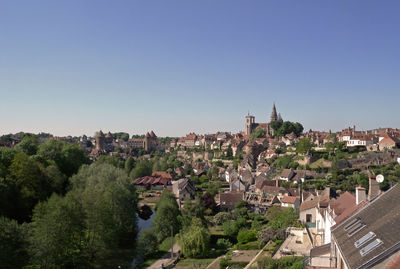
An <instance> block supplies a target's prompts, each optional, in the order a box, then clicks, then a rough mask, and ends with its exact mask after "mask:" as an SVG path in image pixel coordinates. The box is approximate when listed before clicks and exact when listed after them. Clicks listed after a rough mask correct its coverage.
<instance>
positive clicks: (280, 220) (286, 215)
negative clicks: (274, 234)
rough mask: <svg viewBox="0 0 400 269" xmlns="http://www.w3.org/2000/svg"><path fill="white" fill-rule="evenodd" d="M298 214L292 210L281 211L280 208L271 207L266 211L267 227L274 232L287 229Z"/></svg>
mask: <svg viewBox="0 0 400 269" xmlns="http://www.w3.org/2000/svg"><path fill="white" fill-rule="evenodd" d="M297 218H298V214H297V213H296V211H294V209H293V208H288V209H286V210H285V209H282V208H281V207H277V206H273V207H270V208H269V209H268V210H267V217H266V219H267V220H268V226H269V227H272V228H274V229H275V230H278V229H282V228H287V227H289V226H290V225H293V223H294V222H295V221H296V220H297Z"/></svg>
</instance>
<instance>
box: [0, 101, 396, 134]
mask: <svg viewBox="0 0 400 269" xmlns="http://www.w3.org/2000/svg"><path fill="white" fill-rule="evenodd" d="M275 105H276V104H275V102H273V106H274V109H275ZM275 113H276V111H275ZM278 114H279V117H282V118H283V121H293V122H299V123H301V124H302V125H303V123H302V122H301V121H296V120H292V119H286V118H284V117H283V116H282V114H281V113H280V110H279V113H278ZM248 116H252V117H255V118H256V119H257V120H261V121H268V120H269V119H270V116H271V112H270V113H269V115H268V116H267V117H256V116H255V114H253V113H251V112H250V110H248V112H247V114H245V116H244V117H242V125H243V127H244V128H241V129H240V128H238V129H236V130H224V129H215V130H211V131H210V130H207V129H196V130H189V129H188V130H187V131H186V132H185V133H180V134H178V133H176V134H175V135H168V134H166V135H165V134H164V133H159V132H158V130H157V126H154V127H150V128H149V129H143V128H142V129H136V130H132V129H131V130H130V131H129V130H124V129H117V130H113V129H108V128H107V127H106V128H102V127H101V128H97V129H94V130H92V131H85V130H82V132H81V133H68V132H66V133H57V132H53V131H52V130H51V129H46V130H41V129H35V130H14V131H7V130H6V129H4V130H3V129H0V135H7V134H15V133H19V132H23V133H35V134H39V133H49V134H51V135H54V136H59V137H66V136H74V137H80V136H82V135H87V136H95V134H96V133H97V132H99V131H103V132H104V133H107V132H111V133H117V132H125V133H128V134H129V135H130V136H134V135H145V134H146V133H149V132H150V131H152V132H153V131H154V132H155V133H156V134H157V136H160V137H183V136H185V135H187V134H190V133H195V134H200V135H206V134H215V133H218V132H228V133H232V134H235V133H244V134H245V133H246V132H247V131H246V126H244V124H245V120H246V118H247V117H248ZM303 127H304V132H307V131H309V130H313V131H320V132H333V133H336V132H340V131H342V130H344V129H346V128H350V127H351V128H353V127H357V130H362V131H370V130H377V129H386V128H393V129H397V128H398V126H375V127H371V128H362V126H359V125H357V124H354V123H353V124H348V125H347V126H343V127H342V128H341V129H340V128H339V129H332V128H328V129H316V128H312V127H310V128H309V127H308V126H303ZM199 130H205V131H203V132H202V131H199Z"/></svg>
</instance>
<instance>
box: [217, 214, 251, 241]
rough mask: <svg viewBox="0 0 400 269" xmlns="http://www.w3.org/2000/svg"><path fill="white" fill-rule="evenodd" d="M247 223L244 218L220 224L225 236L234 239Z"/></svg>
mask: <svg viewBox="0 0 400 269" xmlns="http://www.w3.org/2000/svg"><path fill="white" fill-rule="evenodd" d="M246 225H247V222H246V219H244V218H241V217H239V218H237V220H229V221H226V222H224V223H223V224H222V228H223V230H224V233H225V235H227V236H230V237H236V235H237V234H238V232H239V231H240V229H241V228H244V227H246Z"/></svg>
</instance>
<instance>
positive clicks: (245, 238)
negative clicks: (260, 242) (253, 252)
mask: <svg viewBox="0 0 400 269" xmlns="http://www.w3.org/2000/svg"><path fill="white" fill-rule="evenodd" d="M237 240H238V242H239V243H240V244H245V243H248V242H252V241H256V240H257V232H256V231H240V232H239V234H238V236H237Z"/></svg>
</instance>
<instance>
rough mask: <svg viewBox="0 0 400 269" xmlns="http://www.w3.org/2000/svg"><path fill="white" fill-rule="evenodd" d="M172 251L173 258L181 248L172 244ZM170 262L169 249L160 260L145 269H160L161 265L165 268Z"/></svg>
mask: <svg viewBox="0 0 400 269" xmlns="http://www.w3.org/2000/svg"><path fill="white" fill-rule="evenodd" d="M173 249H174V257H176V256H177V255H178V252H179V251H180V250H181V248H180V246H179V245H178V244H174V247H173ZM171 262H172V260H171V249H170V250H169V251H168V252H167V253H166V254H165V255H164V256H163V257H162V258H161V259H159V260H158V261H156V262H155V263H153V264H152V265H151V266H149V267H147V269H160V268H161V265H163V264H164V266H166V265H168V264H169V263H171Z"/></svg>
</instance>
